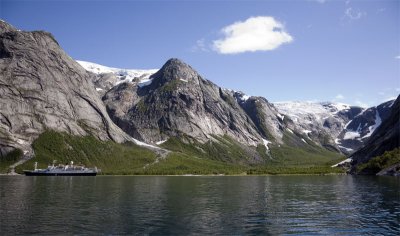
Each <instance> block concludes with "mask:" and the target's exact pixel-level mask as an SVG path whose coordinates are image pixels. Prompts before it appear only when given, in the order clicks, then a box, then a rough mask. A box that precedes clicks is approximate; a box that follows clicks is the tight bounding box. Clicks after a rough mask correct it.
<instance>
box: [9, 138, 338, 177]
mask: <svg viewBox="0 0 400 236" xmlns="http://www.w3.org/2000/svg"><path fill="white" fill-rule="evenodd" d="M162 147H164V148H166V149H169V150H171V152H170V153H169V154H168V156H167V157H160V156H158V157H157V156H156V154H155V153H153V152H152V151H150V150H148V149H145V148H142V147H140V146H137V145H135V144H133V143H127V144H117V143H114V142H111V141H99V140H97V139H96V138H94V137H92V136H84V137H79V136H72V135H69V134H66V133H58V132H55V131H46V132H44V133H43V134H41V135H40V136H39V138H38V139H37V140H35V142H34V143H33V149H34V151H35V154H36V156H35V157H34V158H33V159H31V160H29V161H28V162H26V163H24V164H23V165H21V166H18V167H17V170H16V171H17V172H19V173H21V172H22V170H24V169H32V167H33V164H34V162H38V164H39V168H46V167H47V165H48V164H50V163H52V161H53V160H57V161H58V162H59V163H66V162H69V161H74V163H77V164H78V163H82V164H84V165H86V166H88V167H93V166H97V167H98V168H100V169H102V173H101V174H108V175H113V174H115V175H117V174H118V175H182V174H201V175H207V174H215V175H218V174H225V175H239V174H327V173H341V172H343V170H342V169H340V168H331V167H330V166H331V165H332V164H334V163H337V162H339V161H340V159H339V158H341V156H340V155H338V154H335V153H332V152H329V151H326V150H324V149H322V148H319V147H318V148H317V147H312V148H309V149H305V148H299V147H297V148H293V147H288V146H280V147H271V148H270V150H269V151H268V152H267V149H266V148H265V146H263V145H259V146H258V147H253V148H249V147H245V146H243V145H241V144H240V143H238V142H236V141H235V140H233V139H231V138H230V137H227V136H224V137H219V136H215V137H213V141H209V142H206V143H204V144H202V143H199V142H197V141H196V140H194V139H191V138H190V137H188V136H184V135H182V136H181V137H180V138H170V139H169V140H168V141H167V142H165V143H163V144H162ZM342 159H343V158H342ZM10 160H11V159H10ZM13 160H14V159H13ZM12 163H13V161H12ZM7 165H8V164H7ZM2 166H6V165H2Z"/></svg>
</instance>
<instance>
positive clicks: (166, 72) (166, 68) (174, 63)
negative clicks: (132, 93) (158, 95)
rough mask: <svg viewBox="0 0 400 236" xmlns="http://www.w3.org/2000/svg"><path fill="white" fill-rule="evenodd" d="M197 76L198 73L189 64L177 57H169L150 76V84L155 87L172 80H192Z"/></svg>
mask: <svg viewBox="0 0 400 236" xmlns="http://www.w3.org/2000/svg"><path fill="white" fill-rule="evenodd" d="M198 77H199V74H198V73H197V72H196V71H195V70H194V69H193V68H192V67H191V66H189V65H188V64H186V63H185V62H183V61H181V60H179V59H177V58H171V59H169V60H168V61H167V62H166V63H165V64H164V65H163V66H162V67H161V69H160V70H159V71H157V73H155V74H154V75H152V76H151V78H152V79H153V82H152V86H156V87H158V86H161V85H163V84H165V83H167V82H169V81H173V80H180V81H183V82H192V81H195V80H197V79H198Z"/></svg>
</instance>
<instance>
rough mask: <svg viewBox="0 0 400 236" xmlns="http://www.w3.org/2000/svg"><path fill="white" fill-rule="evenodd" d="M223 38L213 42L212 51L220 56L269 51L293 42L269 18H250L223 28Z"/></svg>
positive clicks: (280, 26) (273, 20) (279, 24)
mask: <svg viewBox="0 0 400 236" xmlns="http://www.w3.org/2000/svg"><path fill="white" fill-rule="evenodd" d="M221 32H222V33H223V34H224V38H222V39H218V40H215V41H214V42H213V49H214V50H215V51H217V52H218V53H221V54H234V53H243V52H255V51H269V50H274V49H276V48H278V47H279V46H280V45H282V44H284V43H290V42H292V41H293V37H292V36H290V35H289V34H288V33H287V32H286V31H285V28H284V26H283V24H282V23H280V22H279V21H277V20H275V19H274V18H273V17H270V16H257V17H250V18H248V19H247V20H245V21H243V22H242V21H239V22H235V23H233V24H231V25H228V26H226V27H224V28H223V29H222V30H221Z"/></svg>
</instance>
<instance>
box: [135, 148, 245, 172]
mask: <svg viewBox="0 0 400 236" xmlns="http://www.w3.org/2000/svg"><path fill="white" fill-rule="evenodd" d="M243 172H245V169H244V168H243V166H240V165H234V164H231V163H224V162H220V161H214V160H210V159H204V158H198V157H192V156H189V155H187V154H184V153H178V152H172V153H170V154H169V155H168V157H167V158H166V159H164V160H161V161H159V162H158V163H155V164H153V165H150V166H149V167H147V168H146V170H144V171H143V172H141V173H139V172H137V173H135V174H145V175H184V174H194V175H209V174H214V175H218V174H224V175H236V174H241V173H243Z"/></svg>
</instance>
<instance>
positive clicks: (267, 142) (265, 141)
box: [262, 139, 272, 150]
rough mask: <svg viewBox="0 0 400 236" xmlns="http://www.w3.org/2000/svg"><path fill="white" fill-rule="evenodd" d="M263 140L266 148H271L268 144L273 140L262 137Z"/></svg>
mask: <svg viewBox="0 0 400 236" xmlns="http://www.w3.org/2000/svg"><path fill="white" fill-rule="evenodd" d="M262 140H263V143H264V146H265V148H266V149H267V150H269V147H268V144H270V143H272V142H270V141H268V140H266V139H262Z"/></svg>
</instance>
